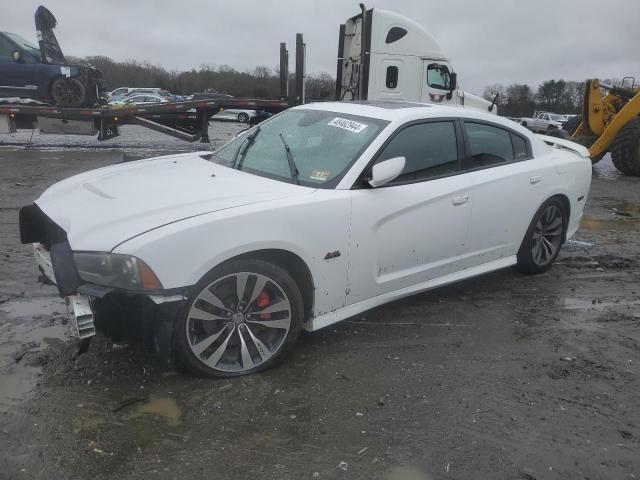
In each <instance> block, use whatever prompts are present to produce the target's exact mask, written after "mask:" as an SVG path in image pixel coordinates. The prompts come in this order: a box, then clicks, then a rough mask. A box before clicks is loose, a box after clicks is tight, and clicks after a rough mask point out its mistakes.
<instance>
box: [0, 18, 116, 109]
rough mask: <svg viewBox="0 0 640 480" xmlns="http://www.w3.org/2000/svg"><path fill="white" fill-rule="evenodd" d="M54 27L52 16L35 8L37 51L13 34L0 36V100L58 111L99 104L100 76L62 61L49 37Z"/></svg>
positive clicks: (98, 72)
mask: <svg viewBox="0 0 640 480" xmlns="http://www.w3.org/2000/svg"><path fill="white" fill-rule="evenodd" d="M55 25H56V20H55V17H54V16H53V14H51V12H50V11H49V10H47V9H46V8H44V7H39V8H38V10H37V11H36V28H37V30H38V38H39V39H40V41H39V42H38V43H39V45H40V47H36V46H34V45H32V44H31V43H30V42H29V41H28V40H26V39H24V38H22V37H21V36H20V35H17V34H15V33H10V32H0V97H19V98H31V99H33V100H39V101H43V102H47V103H53V104H55V105H58V106H60V107H89V106H93V105H95V104H96V103H99V102H100V99H101V97H102V89H103V84H104V81H103V80H102V74H101V73H100V71H99V70H97V69H95V68H93V67H90V66H79V65H70V64H69V63H68V62H67V61H66V59H65V57H64V55H63V54H62V50H61V49H60V46H59V45H58V42H57V40H56V37H55V35H54V34H53V27H55Z"/></svg>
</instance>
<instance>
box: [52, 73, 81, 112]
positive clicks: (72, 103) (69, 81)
mask: <svg viewBox="0 0 640 480" xmlns="http://www.w3.org/2000/svg"><path fill="white" fill-rule="evenodd" d="M51 98H53V102H54V103H55V104H56V105H58V106H60V107H68V108H78V107H84V106H85V105H86V103H87V88H86V87H85V85H84V83H82V82H81V81H80V80H78V79H77V78H74V77H59V78H56V79H55V80H54V82H53V84H52V85H51Z"/></svg>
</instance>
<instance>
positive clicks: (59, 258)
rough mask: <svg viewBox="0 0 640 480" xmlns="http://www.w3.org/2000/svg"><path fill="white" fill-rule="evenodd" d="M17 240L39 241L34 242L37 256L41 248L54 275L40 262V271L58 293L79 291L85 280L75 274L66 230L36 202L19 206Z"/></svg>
mask: <svg viewBox="0 0 640 480" xmlns="http://www.w3.org/2000/svg"><path fill="white" fill-rule="evenodd" d="M19 217H20V241H21V242H22V243H39V244H40V245H41V246H40V247H39V246H36V259H38V260H40V259H41V258H40V257H41V255H40V254H42V253H43V252H48V253H49V259H50V263H51V270H52V271H53V275H54V277H55V279H51V278H50V277H49V275H48V274H47V268H45V265H43V264H41V265H40V266H41V268H42V269H43V273H44V274H45V276H47V277H48V278H49V279H50V280H52V281H53V282H54V283H55V284H56V286H57V287H58V291H59V292H60V296H62V297H68V296H70V295H75V294H76V293H77V292H78V287H79V286H80V285H82V284H83V283H84V282H83V281H82V279H81V278H80V275H78V271H77V270H76V265H75V263H74V261H73V252H72V251H71V246H70V245H69V241H68V240H67V233H66V232H65V231H64V230H63V229H62V228H60V227H59V226H58V225H56V224H55V223H54V222H53V221H51V219H50V218H49V217H47V216H46V215H45V214H44V213H43V212H42V210H40V208H38V206H37V205H35V204H32V205H29V206H26V207H22V208H21V209H20V214H19Z"/></svg>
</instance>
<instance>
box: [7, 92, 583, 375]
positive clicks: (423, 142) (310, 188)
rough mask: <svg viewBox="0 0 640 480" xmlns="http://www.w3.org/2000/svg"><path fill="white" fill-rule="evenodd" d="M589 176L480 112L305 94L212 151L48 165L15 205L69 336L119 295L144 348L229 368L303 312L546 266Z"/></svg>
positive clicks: (567, 155)
mask: <svg viewBox="0 0 640 480" xmlns="http://www.w3.org/2000/svg"><path fill="white" fill-rule="evenodd" d="M590 180H591V161H590V160H589V157H588V152H587V150H586V149H585V148H584V147H582V146H580V145H577V144H575V143H573V142H569V141H566V140H562V139H558V138H551V137H539V136H536V135H534V134H532V133H530V132H529V131H528V130H526V129H525V128H523V127H521V126H520V125H517V124H515V123H514V122H511V121H509V120H506V119H503V118H500V117H497V116H495V115H490V114H488V113H483V112H480V111H476V110H465V109H460V108H452V107H442V106H428V105H422V104H414V103H407V102H390V101H387V102H371V103H367V102H363V103H353V102H344V103H342V102H339V103H316V104H310V105H305V106H299V107H295V108H292V109H289V110H286V111H285V112H283V113H280V114H278V115H276V116H274V117H272V118H270V119H268V120H266V121H265V122H263V123H261V124H260V125H258V126H256V127H253V128H252V129H250V130H248V131H247V132H245V133H243V134H241V135H239V136H237V137H235V138H234V139H233V140H231V141H230V142H229V143H227V144H225V145H224V146H222V147H221V148H220V149H218V150H216V151H215V152H213V153H211V152H200V153H187V154H182V155H171V156H165V157H159V158H152V159H145V160H139V161H135V162H130V163H126V164H120V165H113V166H109V167H105V168H100V169H97V170H94V171H89V172H85V173H81V174H79V175H76V176H73V177H71V178H68V179H66V180H63V181H61V182H59V183H57V184H55V185H53V186H52V187H50V188H49V189H48V190H46V191H45V192H44V193H43V194H42V195H41V196H40V198H38V199H37V200H36V201H35V203H34V204H32V205H29V206H25V207H23V208H22V209H21V210H20V231H21V239H22V242H23V243H34V249H35V254H36V258H37V261H38V263H39V265H40V268H41V270H42V272H43V273H44V274H45V275H46V276H47V277H48V278H49V279H50V280H51V281H53V282H54V283H56V284H57V286H58V290H59V292H60V295H61V296H63V297H69V298H70V299H71V303H72V304H73V305H74V312H75V315H76V319H77V324H78V330H79V333H80V335H81V336H90V335H91V334H92V333H93V328H94V323H93V317H92V315H95V320H96V322H97V323H96V324H97V325H98V326H99V323H102V324H103V325H105V328H107V327H108V325H109V324H110V323H112V322H116V321H117V320H118V318H121V317H123V315H125V314H124V313H122V312H120V313H118V314H116V313H109V314H108V315H106V316H105V315H103V316H102V320H101V321H100V322H98V319H99V317H100V315H101V309H102V308H107V305H108V304H110V305H111V306H116V308H118V306H121V305H130V304H131V303H132V302H133V303H135V304H137V305H142V306H143V308H142V313H141V314H140V317H139V318H135V319H127V320H126V323H127V326H128V328H133V325H134V324H137V325H140V326H141V328H142V329H143V330H144V332H146V333H145V334H144V335H143V336H144V338H147V339H151V342H150V343H151V344H152V345H153V348H154V350H155V352H156V353H157V354H159V355H161V356H162V357H163V358H169V359H170V358H172V355H173V354H174V353H175V355H176V357H177V360H178V362H179V363H180V364H181V365H182V366H184V367H186V368H187V369H189V370H190V371H191V372H193V373H195V374H199V375H204V376H220V377H227V376H234V375H240V374H246V373H252V372H257V371H261V370H264V369H266V368H269V367H271V366H274V365H275V364H277V363H278V362H280V361H282V360H283V358H284V357H285V355H286V353H287V352H288V351H289V350H290V349H291V347H292V345H293V344H294V342H295V341H296V338H297V337H298V334H299V333H300V330H301V329H302V328H304V329H306V330H310V331H313V330H317V329H319V328H322V327H326V326H328V325H331V324H333V323H335V322H338V321H340V320H343V319H345V318H348V317H351V316H353V315H356V314H358V313H360V312H363V311H365V310H368V309H371V308H373V307H377V306H379V305H382V304H385V303H387V302H390V301H392V300H396V299H399V298H403V297H406V296H408V295H412V294H414V293H418V292H422V291H425V290H429V289H432V288H434V287H438V286H441V285H445V284H448V283H451V282H456V281H459V280H463V279H466V278H469V277H473V276H476V275H479V274H482V273H485V272H490V271H493V270H496V269H501V268H505V267H509V266H512V265H518V266H519V267H520V269H522V270H523V271H525V272H528V273H540V272H544V271H546V270H547V269H548V268H549V267H550V266H551V264H552V263H553V261H554V259H555V258H556V256H557V255H558V251H559V250H560V247H561V246H562V244H563V242H564V241H565V240H566V239H568V238H570V237H571V236H572V235H573V234H574V233H575V232H576V230H577V229H578V225H579V223H580V220H581V218H582V212H583V208H584V205H585V201H586V197H587V194H588V192H589V186H590ZM110 299H111V300H112V301H111V302H110ZM134 320H135V321H137V323H134ZM101 328H102V327H101Z"/></svg>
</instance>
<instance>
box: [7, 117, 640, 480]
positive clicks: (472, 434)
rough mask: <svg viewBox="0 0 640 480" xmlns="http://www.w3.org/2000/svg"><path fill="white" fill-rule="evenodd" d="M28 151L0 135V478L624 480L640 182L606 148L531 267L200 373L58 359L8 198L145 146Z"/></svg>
mask: <svg viewBox="0 0 640 480" xmlns="http://www.w3.org/2000/svg"><path fill="white" fill-rule="evenodd" d="M228 130H229V131H228V132H227V133H232V130H233V129H232V128H229V129H228ZM14 140H15V139H14ZM20 141H21V140H20V139H19V138H18V139H17V140H15V142H16V143H20ZM54 143H55V142H54ZM140 143H141V144H142V143H144V142H140ZM36 145H38V144H37V142H36ZM154 145H155V144H154ZM43 146H45V144H40V146H39V148H31V149H24V148H23V147H20V146H13V145H7V144H6V143H5V145H4V146H2V144H0V172H1V174H0V447H1V449H0V478H7V479H21V478H24V479H32V478H34V479H35V478H37V479H87V478H96V479H105V478H118V479H141V478H159V479H174V478H175V479H178V478H179V479H183V478H190V479H200V478H208V479H211V478H230V479H240V478H263V479H276V478H277V479H303V478H321V479H322V478H329V479H332V478H345V479H347V478H348V479H363V480H364V479H367V480H368V479H393V480H401V479H402V480H420V479H441V478H442V479H447V478H451V479H471V478H474V479H526V480H532V479H539V480H540V479H623V478H629V479H631V478H640V454H639V452H640V410H639V409H638V405H639V404H640V380H639V378H638V377H639V374H640V365H639V362H640V355H639V354H640V296H639V295H638V294H639V293H640V270H639V269H638V266H639V264H640V179H631V178H624V177H621V176H619V175H617V174H616V172H615V171H614V170H613V167H612V166H611V163H610V160H609V159H608V158H605V159H604V160H603V161H601V162H600V163H599V164H598V165H596V167H595V169H594V178H593V186H592V191H591V195H590V197H589V202H588V207H587V216H586V217H585V220H584V222H583V227H582V229H581V230H580V231H579V232H578V234H577V236H576V237H575V239H574V240H575V241H574V242H570V243H569V244H567V245H566V246H565V248H564V249H563V251H562V253H561V255H560V257H559V258H558V261H557V264H556V265H555V266H554V267H553V268H552V269H551V271H550V272H549V273H547V274H544V275H540V276H536V277H527V276H523V275H521V274H519V273H517V272H516V271H514V270H512V269H508V270H504V271H500V272H497V273H494V274H490V275H486V276H484V277H481V278H478V279H474V280H470V281H466V282H464V283H460V284H458V285H454V286H450V287H446V288H442V289H439V290H435V291H432V292H429V293H426V294H422V295H417V296H414V297H412V298H409V299H407V300H404V301H400V302H396V303H393V304H390V305H388V306H385V307H382V308H378V309H376V310H373V311H370V312H367V313H366V314H365V315H362V316H359V317H356V318H352V319H351V320H349V321H345V322H342V323H341V324H338V325H337V326H335V327H330V328H328V329H325V330H323V331H320V332H317V333H315V334H312V335H305V336H304V337H303V338H302V339H301V341H300V343H299V345H298V346H297V347H296V348H295V350H294V352H293V354H292V356H291V357H290V358H289V360H288V362H287V363H286V364H285V365H284V366H282V367H280V368H278V369H276V370H272V371H269V372H266V373H263V374H259V375H254V376H250V377H242V378H237V379H234V380H230V381H227V380H224V381H210V380H202V379H197V378H192V377H188V376H185V375H182V374H178V373H176V372H173V371H168V370H165V369H163V368H160V367H159V366H157V365H156V364H155V363H154V362H153V360H152V359H149V358H146V357H145V356H144V355H142V354H141V353H140V351H139V350H138V348H137V347H135V346H127V345H121V344H113V343H112V342H110V341H108V340H106V339H104V338H102V337H97V338H96V339H95V341H94V342H93V344H92V345H91V349H90V351H89V353H87V354H84V355H80V356H76V351H77V349H76V343H75V341H74V340H73V339H72V338H71V336H70V332H71V323H70V317H69V316H68V315H67V310H66V307H65V305H64V302H63V301H62V300H61V299H60V298H58V296H57V292H56V290H55V289H54V288H52V287H48V286H44V285H42V284H40V283H38V282H37V276H38V275H37V270H36V268H35V266H34V263H33V261H32V258H31V253H30V249H29V248H28V247H26V246H22V245H20V244H19V240H18V225H17V211H18V208H19V207H20V206H22V205H25V204H28V203H30V202H31V201H32V200H33V199H34V198H35V197H37V196H38V195H39V194H40V192H42V191H43V190H44V189H45V188H46V187H47V186H49V185H51V184H52V183H54V182H55V181H57V180H59V179H61V178H64V177H66V176H69V175H71V174H73V173H77V172H80V171H83V170H87V169H91V168H95V167H98V166H101V165H106V164H111V163H114V162H118V161H122V160H123V158H125V159H126V158H127V157H128V156H140V155H143V156H150V155H152V154H153V153H154V152H151V151H149V150H147V149H145V148H144V147H141V146H140V145H137V144H136V145H133V146H127V145H123V147H125V148H124V149H123V150H104V149H101V150H96V149H92V148H91V146H90V145H86V146H85V145H82V144H80V145H76V147H79V148H85V147H86V148H87V149H86V150H79V148H74V149H57V150H47V149H43ZM46 146H47V147H48V148H55V145H50V144H46ZM172 148H174V149H176V150H179V149H180V148H181V147H180V146H179V145H178V144H172ZM194 148H195V147H194ZM158 149H162V148H161V146H159V147H158Z"/></svg>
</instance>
